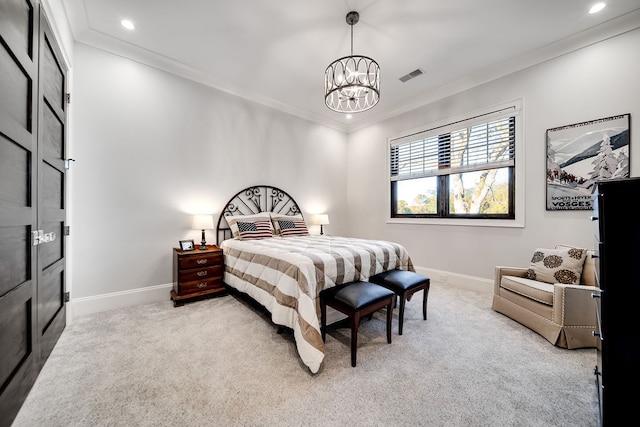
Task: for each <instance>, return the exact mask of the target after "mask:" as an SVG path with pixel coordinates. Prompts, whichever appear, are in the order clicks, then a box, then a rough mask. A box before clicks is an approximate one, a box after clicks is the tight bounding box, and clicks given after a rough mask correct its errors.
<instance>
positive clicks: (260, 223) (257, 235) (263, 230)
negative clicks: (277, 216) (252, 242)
mask: <svg viewBox="0 0 640 427" xmlns="http://www.w3.org/2000/svg"><path fill="white" fill-rule="evenodd" d="M236 225H237V227H238V233H239V234H238V239H240V240H249V239H264V238H265V237H273V231H272V229H271V220H269V219H259V220H254V221H251V222H244V221H237V222H236Z"/></svg>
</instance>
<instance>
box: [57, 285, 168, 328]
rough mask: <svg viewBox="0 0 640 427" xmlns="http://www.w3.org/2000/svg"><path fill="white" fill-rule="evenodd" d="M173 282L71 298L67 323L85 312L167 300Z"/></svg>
mask: <svg viewBox="0 0 640 427" xmlns="http://www.w3.org/2000/svg"><path fill="white" fill-rule="evenodd" d="M172 288H173V283H168V284H164V285H155V286H147V287H145V288H138V289H130V290H127V291H121V292H113V293H110V294H102V295H95V296H92V297H85V298H72V299H71V300H70V301H69V303H68V304H67V323H71V322H72V321H73V319H75V318H77V317H79V316H84V315H86V314H92V313H98V312H101V311H107V310H114V309H117V308H123V307H130V306H133V305H142V304H150V303H154V302H159V301H168V300H169V299H170V292H171V289H172Z"/></svg>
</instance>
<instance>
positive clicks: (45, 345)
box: [37, 13, 67, 363]
mask: <svg viewBox="0 0 640 427" xmlns="http://www.w3.org/2000/svg"><path fill="white" fill-rule="evenodd" d="M39 56H40V59H39V73H38V210H37V211H38V215H37V216H38V218H37V219H38V230H39V232H38V233H39V234H38V242H37V243H38V245H37V248H38V258H37V259H38V262H37V274H38V334H39V339H40V356H41V357H40V360H41V362H42V363H44V361H45V360H46V359H47V357H48V356H49V353H51V350H52V349H53V346H54V345H55V343H56V342H57V341H58V338H59V337H60V334H61V333H62V330H63V329H64V327H65V324H66V321H65V320H66V310H65V273H66V272H65V239H64V235H65V233H64V227H65V167H64V166H65V165H64V159H65V134H66V105H67V102H66V82H67V76H66V74H67V71H66V68H65V66H64V62H63V60H62V55H61V54H60V51H59V48H58V45H57V43H56V42H55V39H54V37H53V33H52V31H51V27H50V26H49V23H48V22H47V19H46V16H45V15H44V14H42V13H41V14H40V43H39ZM40 231H41V232H42V234H40Z"/></svg>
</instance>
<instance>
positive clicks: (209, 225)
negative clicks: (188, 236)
mask: <svg viewBox="0 0 640 427" xmlns="http://www.w3.org/2000/svg"><path fill="white" fill-rule="evenodd" d="M192 228H193V229H194V230H202V242H201V245H200V248H199V249H207V241H206V240H205V238H204V230H213V215H194V217H193V226H192Z"/></svg>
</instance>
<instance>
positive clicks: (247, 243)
mask: <svg viewBox="0 0 640 427" xmlns="http://www.w3.org/2000/svg"><path fill="white" fill-rule="evenodd" d="M217 241H218V245H219V246H220V247H221V248H222V249H223V252H224V263H225V272H224V282H225V283H226V284H227V286H230V287H232V288H234V289H235V290H237V291H239V292H241V293H243V294H246V295H247V296H249V297H251V298H252V299H253V300H255V301H257V302H258V303H259V304H260V305H262V306H263V307H264V308H266V310H267V311H268V312H269V313H270V316H271V320H272V322H273V323H275V324H276V325H281V326H285V327H287V328H290V329H291V330H293V335H294V339H295V342H296V347H297V350H298V354H299V355H300V358H301V360H302V362H303V363H304V364H305V365H306V366H307V367H308V368H309V370H310V371H311V372H312V373H317V372H318V370H319V369H320V366H321V364H322V361H323V359H324V355H325V352H324V343H323V341H322V337H321V334H320V319H319V316H320V308H319V301H318V294H319V292H320V291H321V290H322V289H326V288H329V287H332V286H336V285H340V284H343V283H348V282H352V281H355V280H365V281H366V280H368V278H369V277H370V276H372V275H374V274H378V273H381V272H383V271H387V270H393V269H403V270H411V271H415V270H414V267H413V264H412V262H411V258H410V256H409V254H408V252H407V251H406V249H405V248H404V247H403V246H401V245H399V244H397V243H393V242H388V241H383V240H368V239H357V238H348V237H341V236H328V235H310V234H309V233H308V229H307V228H306V223H305V221H304V217H303V215H302V213H301V211H300V209H299V206H298V204H297V203H296V202H295V200H294V199H293V198H292V197H291V196H289V194H287V193H286V192H285V191H283V190H280V189H278V188H276V187H271V186H265V185H260V186H254V187H250V188H246V189H244V190H242V191H240V192H238V193H237V194H236V195H235V196H233V197H232V198H231V199H230V200H229V202H228V203H227V204H226V205H225V207H224V209H223V211H222V213H221V214H220V218H219V220H218V227H217Z"/></svg>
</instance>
